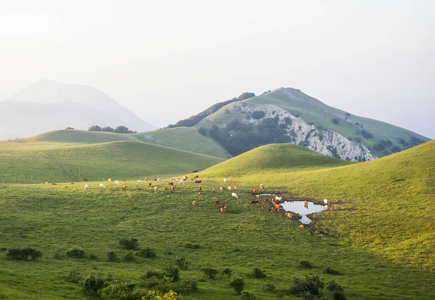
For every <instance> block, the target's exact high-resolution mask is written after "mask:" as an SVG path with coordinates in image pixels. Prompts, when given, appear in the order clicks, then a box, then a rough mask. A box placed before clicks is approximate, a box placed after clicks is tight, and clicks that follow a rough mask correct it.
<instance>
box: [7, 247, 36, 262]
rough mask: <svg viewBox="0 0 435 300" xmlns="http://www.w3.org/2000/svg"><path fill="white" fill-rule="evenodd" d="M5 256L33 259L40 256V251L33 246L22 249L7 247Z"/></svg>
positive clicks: (15, 258)
mask: <svg viewBox="0 0 435 300" xmlns="http://www.w3.org/2000/svg"><path fill="white" fill-rule="evenodd" d="M6 257H7V258H9V259H13V260H24V261H27V260H29V258H31V259H32V261H35V260H36V259H37V258H39V257H42V252H41V251H38V250H35V249H33V248H24V249H9V250H8V252H7V253H6Z"/></svg>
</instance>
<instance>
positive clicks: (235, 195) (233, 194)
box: [231, 193, 239, 199]
mask: <svg viewBox="0 0 435 300" xmlns="http://www.w3.org/2000/svg"><path fill="white" fill-rule="evenodd" d="M231 196H233V197H234V198H237V199H239V196H237V194H236V193H232V194H231Z"/></svg>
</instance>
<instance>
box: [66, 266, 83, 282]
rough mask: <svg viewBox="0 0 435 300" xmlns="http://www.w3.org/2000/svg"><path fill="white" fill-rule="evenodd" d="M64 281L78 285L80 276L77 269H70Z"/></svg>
mask: <svg viewBox="0 0 435 300" xmlns="http://www.w3.org/2000/svg"><path fill="white" fill-rule="evenodd" d="M66 279H67V280H68V281H70V282H73V283H79V281H80V279H81V275H80V272H79V269H78V268H77V267H75V268H74V269H72V270H71V271H70V272H69V273H68V276H67V277H66Z"/></svg>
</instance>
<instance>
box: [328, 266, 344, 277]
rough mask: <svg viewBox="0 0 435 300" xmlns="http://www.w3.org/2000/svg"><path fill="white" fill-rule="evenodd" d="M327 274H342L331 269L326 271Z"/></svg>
mask: <svg viewBox="0 0 435 300" xmlns="http://www.w3.org/2000/svg"><path fill="white" fill-rule="evenodd" d="M325 273H326V274H331V275H340V274H341V273H340V272H339V271H337V270H335V269H333V268H331V267H326V269H325Z"/></svg>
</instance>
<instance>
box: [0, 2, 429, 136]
mask: <svg viewBox="0 0 435 300" xmlns="http://www.w3.org/2000/svg"><path fill="white" fill-rule="evenodd" d="M434 28H435V1H432V0H412V1H411V0H395V1H390V0H388V1H386V0H356V1H346V0H340V1H339V0H330V1H321V0H318V1H315V0H299V1H297V0H282V1H281V0H270V1H257V0H250V1H245V0H240V1H239V0H232V1H227V0H220V1H193V0H184V1H176V0H167V1H164V0H162V1H147V0H143V1H140V0H136V1H132V0H130V1H129V0H122V1H115V0H101V1H99V0H85V1H82V0H74V1H56V0H2V1H1V3H0V96H1V97H3V98H5V97H6V96H12V95H13V94H14V93H16V92H18V91H19V90H21V89H23V88H24V87H26V86H27V85H30V84H32V83H34V82H36V81H38V80H41V79H49V80H55V81H60V82H65V83H72V84H84V85H90V86H93V87H95V88H98V89H99V90H101V91H103V92H104V93H106V94H108V95H109V96H110V97H112V98H113V99H115V100H116V101H117V102H119V103H120V104H122V105H123V106H125V107H126V108H128V109H130V110H132V111H133V112H135V113H136V114H137V115H138V116H140V117H141V118H142V119H144V120H145V121H147V122H150V123H152V124H154V125H155V126H158V127H164V126H166V125H168V124H174V123H176V122H177V121H178V120H180V119H185V118H188V117H190V116H192V115H195V114H197V113H199V112H201V111H202V110H204V109H206V108H208V107H209V106H211V105H213V104H215V103H217V102H221V101H225V100H228V99H231V98H233V97H237V96H239V95H240V94H242V93H243V92H254V93H255V94H257V95H258V94H261V93H263V92H264V91H267V90H274V89H277V88H281V87H292V88H296V89H300V90H302V92H304V93H306V94H308V95H310V96H312V97H314V98H317V99H318V100H320V101H322V102H323V103H325V104H327V105H329V106H332V107H335V108H339V109H342V110H344V111H347V112H349V113H351V114H354V115H358V116H363V117H367V118H373V119H376V120H380V121H384V122H387V123H391V124H393V125H397V126H400V127H403V128H406V129H409V130H411V131H414V132H417V133H419V134H422V135H424V136H426V137H429V138H432V139H434V138H435V31H434V30H433V29H434Z"/></svg>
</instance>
